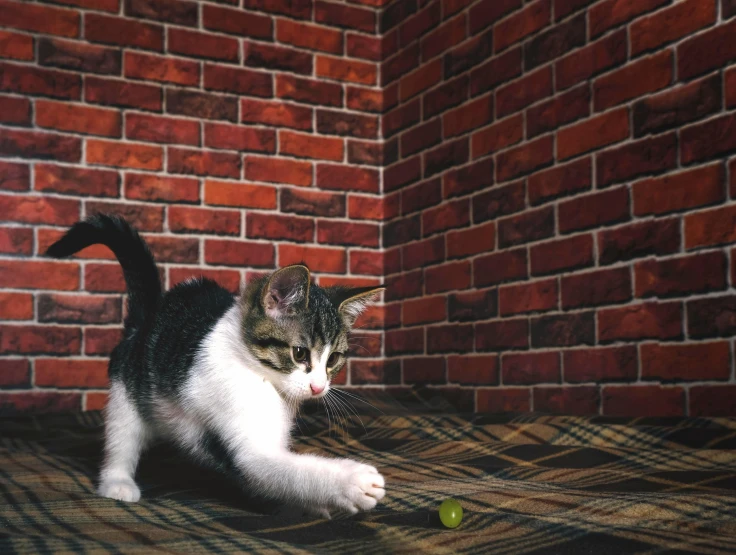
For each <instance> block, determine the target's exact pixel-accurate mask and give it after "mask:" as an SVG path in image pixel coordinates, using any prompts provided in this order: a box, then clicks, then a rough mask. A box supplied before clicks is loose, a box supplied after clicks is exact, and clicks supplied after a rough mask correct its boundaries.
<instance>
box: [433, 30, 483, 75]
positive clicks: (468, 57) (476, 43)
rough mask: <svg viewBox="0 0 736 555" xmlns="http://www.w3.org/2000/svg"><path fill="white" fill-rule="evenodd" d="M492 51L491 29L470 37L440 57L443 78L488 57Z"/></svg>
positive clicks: (464, 69) (461, 71) (466, 68)
mask: <svg viewBox="0 0 736 555" xmlns="http://www.w3.org/2000/svg"><path fill="white" fill-rule="evenodd" d="M492 52H493V33H492V30H491V29H489V30H488V31H486V32H484V33H483V34H481V35H478V36H477V37H475V38H473V39H470V40H468V41H466V42H465V44H463V45H461V46H458V47H456V48H454V49H453V50H451V51H450V52H448V53H447V54H445V56H444V58H443V59H442V63H443V66H444V75H445V79H449V78H450V77H454V76H455V75H459V74H460V73H463V72H465V71H467V70H469V69H470V68H472V67H473V66H476V65H478V64H479V63H481V62H483V61H484V60H486V59H488V58H489V57H490V55H491V53H492Z"/></svg>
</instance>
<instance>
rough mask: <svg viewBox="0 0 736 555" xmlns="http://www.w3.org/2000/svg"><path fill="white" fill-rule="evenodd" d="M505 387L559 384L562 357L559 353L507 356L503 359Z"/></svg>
mask: <svg viewBox="0 0 736 555" xmlns="http://www.w3.org/2000/svg"><path fill="white" fill-rule="evenodd" d="M501 376H502V380H503V383H504V385H527V384H530V385H531V384H537V383H549V382H551V383H559V381H560V355H559V354H558V353H525V354H513V355H512V354H507V355H504V357H503V358H502V359H501Z"/></svg>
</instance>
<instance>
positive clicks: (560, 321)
mask: <svg viewBox="0 0 736 555" xmlns="http://www.w3.org/2000/svg"><path fill="white" fill-rule="evenodd" d="M531 333H532V347H571V346H573V345H593V344H595V313H593V312H578V313H575V314H561V315H558V316H542V317H540V318H532V323H531Z"/></svg>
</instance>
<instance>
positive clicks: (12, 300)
mask: <svg viewBox="0 0 736 555" xmlns="http://www.w3.org/2000/svg"><path fill="white" fill-rule="evenodd" d="M0 319H3V320H31V319H33V295H30V294H27V293H11V292H7V293H0Z"/></svg>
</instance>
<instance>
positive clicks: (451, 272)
mask: <svg viewBox="0 0 736 555" xmlns="http://www.w3.org/2000/svg"><path fill="white" fill-rule="evenodd" d="M424 287H425V289H426V292H427V293H439V292H441V291H450V290H452V289H467V288H468V287H470V262H467V261H463V262H451V263H448V264H442V265H441V266H434V267H432V268H428V269H427V270H426V271H425V272H424Z"/></svg>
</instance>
